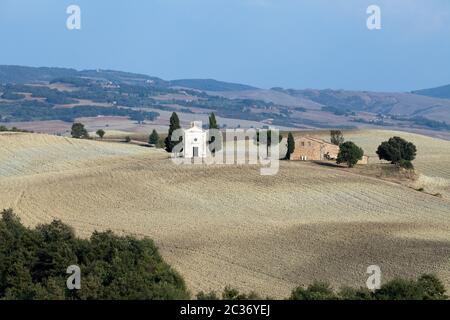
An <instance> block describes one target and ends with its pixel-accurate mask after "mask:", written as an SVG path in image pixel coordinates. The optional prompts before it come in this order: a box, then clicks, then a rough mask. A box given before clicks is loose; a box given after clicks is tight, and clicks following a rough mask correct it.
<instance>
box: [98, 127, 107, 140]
mask: <svg viewBox="0 0 450 320" xmlns="http://www.w3.org/2000/svg"><path fill="white" fill-rule="evenodd" d="M96 134H97V135H98V136H99V137H100V139H103V137H104V136H105V130H103V129H99V130H97V132H96Z"/></svg>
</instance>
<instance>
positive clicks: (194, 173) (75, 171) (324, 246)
mask: <svg viewBox="0 0 450 320" xmlns="http://www.w3.org/2000/svg"><path fill="white" fill-rule="evenodd" d="M391 134H392V133H386V135H387V136H390V135H391ZM380 135H381V133H380V132H377V133H376V134H374V133H373V132H366V133H364V132H357V133H354V135H353V136H351V138H352V140H354V141H355V142H357V143H360V144H361V145H363V146H364V148H365V149H367V150H369V149H375V148H376V144H377V143H378V142H377V139H382V138H383V137H381V136H380ZM402 135H403V134H402ZM347 136H348V138H349V137H350V134H347ZM373 137H375V138H373ZM419 138H420V139H423V145H424V148H425V146H426V147H427V148H429V149H427V150H429V152H427V153H424V154H421V155H420V158H419V159H418V161H417V167H419V168H420V170H423V171H424V173H425V174H426V175H427V176H428V177H433V178H435V177H438V178H439V177H441V176H440V174H441V173H442V174H443V179H447V176H446V174H447V173H449V172H450V166H448V165H449V163H448V162H447V161H448V160H446V159H445V154H446V153H445V152H447V151H442V150H441V147H446V148H447V149H446V150H449V149H450V142H441V141H440V140H434V139H430V138H421V137H417V139H418V140H416V142H418V144H419V142H420V143H422V140H420V139H419ZM419 140H420V141H419ZM372 144H374V145H373V146H372ZM418 147H419V150H421V145H418ZM434 152H436V153H434ZM440 152H442V154H443V156H442V157H443V159H442V160H440V161H438V159H439V154H440ZM427 154H429V155H430V159H432V161H435V162H433V163H434V165H435V166H438V167H433V166H434V165H433V164H431V163H429V162H428V161H426V156H427ZM435 159H436V160H435ZM0 190H1V191H2V192H1V193H0V207H2V208H7V207H12V208H14V210H15V211H16V212H17V213H18V214H19V215H20V217H21V218H22V220H23V222H25V224H27V225H30V226H33V225H36V224H38V223H41V222H48V221H50V220H52V219H54V218H58V219H61V220H62V221H63V222H66V223H68V224H70V225H72V226H73V227H74V228H75V230H76V231H77V233H78V234H79V235H81V236H89V234H90V233H91V232H92V231H94V230H105V229H111V230H113V231H115V232H118V233H126V234H135V235H138V236H148V237H151V238H153V239H154V240H155V241H156V242H157V244H158V246H159V247H160V249H161V252H162V254H163V256H164V258H165V259H166V260H167V261H168V262H169V263H171V264H172V265H173V266H174V267H175V268H176V269H177V270H178V271H180V273H181V274H182V275H183V276H184V277H185V279H186V280H187V283H188V285H189V287H190V289H191V291H192V292H193V293H196V292H197V291H199V290H211V289H214V290H220V289H222V288H223V287H224V286H225V285H227V284H230V285H233V286H235V287H237V288H239V289H242V290H245V291H249V290H256V291H257V292H259V293H261V294H264V295H270V296H273V297H285V296H287V295H288V294H289V292H290V290H291V289H292V288H293V287H295V286H296V285H300V284H307V283H310V282H311V281H312V280H314V279H321V280H325V279H326V280H329V281H330V282H332V283H333V284H334V285H335V286H341V285H353V286H359V285H361V286H362V285H364V283H365V281H366V278H367V275H366V274H365V271H366V268H367V266H369V265H371V264H378V265H380V266H381V268H382V271H383V277H384V278H383V279H388V278H390V277H393V276H403V277H408V276H416V275H418V274H420V273H423V272H436V273H437V274H438V275H439V276H440V277H441V278H442V279H443V280H444V281H445V283H446V285H447V286H448V287H450V264H449V258H450V240H449V239H450V202H449V200H448V199H446V198H445V197H444V198H439V197H434V196H431V195H428V194H426V193H422V192H418V191H415V190H413V189H411V188H407V187H404V186H401V185H398V184H395V183H390V182H386V181H381V180H378V179H375V178H370V177H365V176H361V175H357V174H353V173H349V172H347V171H344V170H341V169H339V168H333V167H326V166H319V165H316V164H313V163H303V162H282V164H281V168H280V172H279V174H278V175H275V176H261V175H260V171H259V167H257V166H234V165H233V166H226V165H225V166H203V165H196V166H194V165H192V166H187V165H185V166H175V165H174V164H173V163H172V162H171V161H170V160H168V159H167V155H166V154H164V153H163V152H160V151H157V150H154V149H148V148H142V147H138V146H129V145H123V144H112V143H101V142H95V141H79V140H72V139H68V138H60V137H53V136H45V135H35V134H7V135H0Z"/></svg>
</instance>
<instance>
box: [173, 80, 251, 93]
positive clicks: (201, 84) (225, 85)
mask: <svg viewBox="0 0 450 320" xmlns="http://www.w3.org/2000/svg"><path fill="white" fill-rule="evenodd" d="M170 84H171V85H172V86H177V87H186V88H191V89H197V90H202V91H244V90H254V89H257V88H255V87H252V86H248V85H245V84H239V83H231V82H223V81H217V80H214V79H181V80H173V81H170Z"/></svg>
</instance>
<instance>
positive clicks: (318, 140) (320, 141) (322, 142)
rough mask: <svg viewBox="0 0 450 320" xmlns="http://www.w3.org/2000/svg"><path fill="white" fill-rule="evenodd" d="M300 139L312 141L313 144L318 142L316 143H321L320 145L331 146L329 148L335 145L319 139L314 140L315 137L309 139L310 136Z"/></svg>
mask: <svg viewBox="0 0 450 320" xmlns="http://www.w3.org/2000/svg"><path fill="white" fill-rule="evenodd" d="M302 138H305V139H308V140H312V141H315V142H318V143H321V144H328V145H331V146H336V145H335V144H332V143H330V142H328V141H325V140H322V139H320V138H315V137H311V136H304V137H302Z"/></svg>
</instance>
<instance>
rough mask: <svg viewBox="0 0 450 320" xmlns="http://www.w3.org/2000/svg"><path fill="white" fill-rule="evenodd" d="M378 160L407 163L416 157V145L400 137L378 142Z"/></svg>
mask: <svg viewBox="0 0 450 320" xmlns="http://www.w3.org/2000/svg"><path fill="white" fill-rule="evenodd" d="M377 154H378V157H379V158H380V160H387V161H390V162H391V163H392V164H401V163H405V164H408V163H410V162H411V161H413V160H414V159H415V158H416V154H417V149H416V146H415V145H414V144H413V143H411V142H408V141H406V140H405V139H402V138H400V137H392V138H390V139H389V140H388V141H384V142H383V143H381V144H380V146H379V147H378V150H377Z"/></svg>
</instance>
